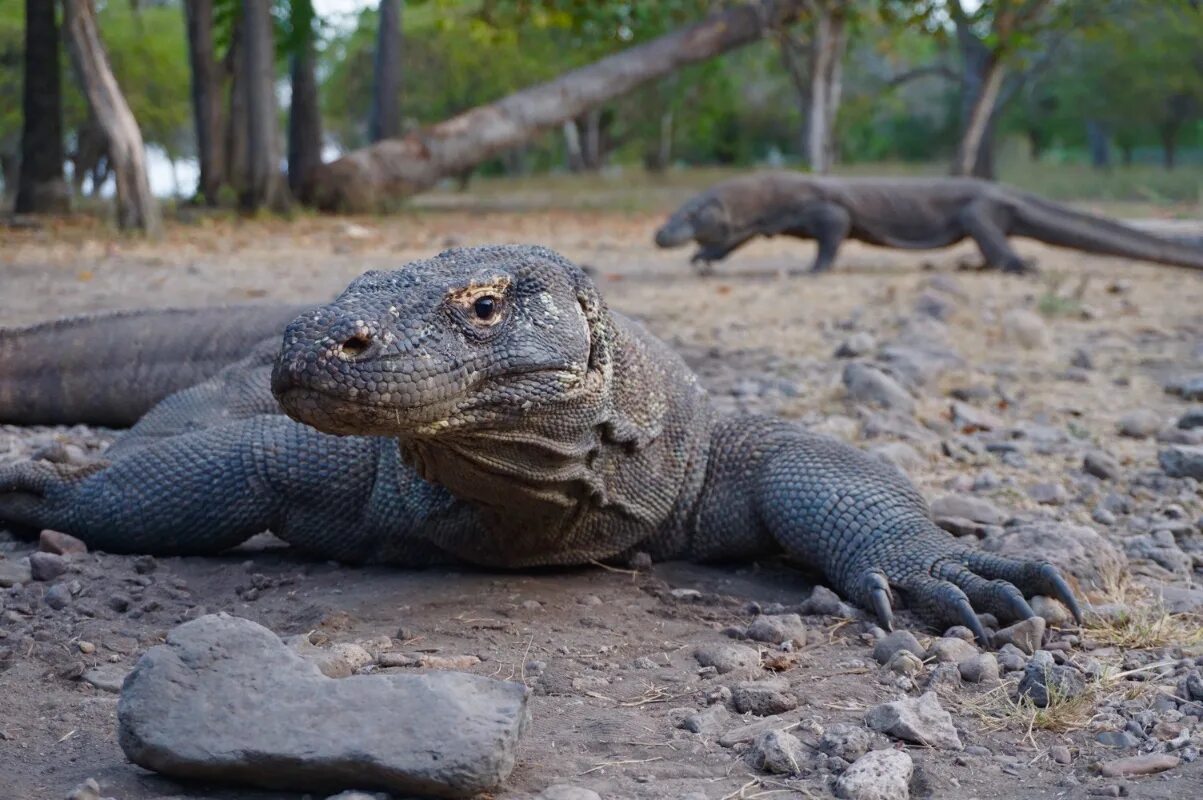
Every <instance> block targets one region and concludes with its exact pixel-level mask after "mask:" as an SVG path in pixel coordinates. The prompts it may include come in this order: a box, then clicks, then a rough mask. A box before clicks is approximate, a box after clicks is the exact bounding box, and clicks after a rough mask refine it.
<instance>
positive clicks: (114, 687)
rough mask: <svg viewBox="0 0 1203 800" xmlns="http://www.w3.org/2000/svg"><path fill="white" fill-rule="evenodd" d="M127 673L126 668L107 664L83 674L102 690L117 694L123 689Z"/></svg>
mask: <svg viewBox="0 0 1203 800" xmlns="http://www.w3.org/2000/svg"><path fill="white" fill-rule="evenodd" d="M125 674H126V673H125V670H124V669H122V668H120V667H115V666H112V665H105V666H101V667H93V668H92V669H90V670H88V671H87V672H85V673H84V674H83V679H84V681H85V682H87V683H90V684H92V686H94V687H96V688H97V689H99V690H100V691H102V692H112V693H113V694H117V693H118V692H120V691H121V684H122V682H123V681H124V680H125Z"/></svg>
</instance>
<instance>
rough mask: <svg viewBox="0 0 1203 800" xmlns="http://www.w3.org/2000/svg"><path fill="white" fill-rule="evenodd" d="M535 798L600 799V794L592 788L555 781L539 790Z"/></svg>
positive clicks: (544, 799) (561, 799)
mask: <svg viewBox="0 0 1203 800" xmlns="http://www.w3.org/2000/svg"><path fill="white" fill-rule="evenodd" d="M535 800H601V795H600V794H598V793H597V792H595V791H593V790H592V789H582V788H581V787H579V786H572V785H570V784H567V783H557V784H556V785H555V786H548V787H547V788H546V789H544V790H543V791H541V792H539V794H538V795H537V796H536V798H535Z"/></svg>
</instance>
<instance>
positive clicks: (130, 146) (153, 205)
mask: <svg viewBox="0 0 1203 800" xmlns="http://www.w3.org/2000/svg"><path fill="white" fill-rule="evenodd" d="M63 8H64V10H65V14H64V21H65V23H66V27H67V38H68V41H69V42H70V47H69V48H68V49H69V50H70V51H71V60H72V63H73V64H74V65H75V71H76V72H77V73H78V75H79V85H80V87H81V88H82V89H83V93H84V96H85V97H87V99H88V106H89V108H91V110H92V115H93V116H94V117H95V118H96V122H97V124H98V125H99V126H100V129H101V130H102V131H104V136H105V139H106V140H107V141H108V153H109V163H110V164H111V165H112V169H113V175H114V176H115V177H116V180H117V224H118V226H119V227H121V228H132V229H137V230H142V231H145V232H147V233H149V234H152V235H157V234H158V233H159V228H160V219H159V204H158V202H157V201H156V200H155V197H154V195H153V194H151V192H150V180H149V179H148V177H147V174H146V150H145V148H144V147H143V146H142V132H141V131H140V130H138V122H137V120H135V119H134V115H133V112H131V111H130V109H129V105H128V104H127V103H126V102H125V97H124V96H123V95H122V94H121V87H119V86H118V85H117V79H116V78H114V77H113V72H112V70H110V69H109V60H108V56H107V55H106V54H105V52H104V45H103V43H102V42H101V41H100V30H99V29H98V28H97V26H96V10H95V8H93V6H92V0H64V1H63Z"/></svg>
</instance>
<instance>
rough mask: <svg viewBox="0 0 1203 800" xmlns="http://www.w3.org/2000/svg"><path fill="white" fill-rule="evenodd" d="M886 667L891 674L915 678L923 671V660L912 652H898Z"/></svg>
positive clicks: (891, 657)
mask: <svg viewBox="0 0 1203 800" xmlns="http://www.w3.org/2000/svg"><path fill="white" fill-rule="evenodd" d="M885 666H886V669H888V670H889V671H890V672H895V673H897V674H899V675H907V676H914V675H918V674H919V673H920V672H922V671H923V660H922V659H920V658H919V656H917V655H915V654H914V653H912V652H911V651H910V650H896V651H895V652H894V655H892V656H890V660H889V661H887V662H886V664H885Z"/></svg>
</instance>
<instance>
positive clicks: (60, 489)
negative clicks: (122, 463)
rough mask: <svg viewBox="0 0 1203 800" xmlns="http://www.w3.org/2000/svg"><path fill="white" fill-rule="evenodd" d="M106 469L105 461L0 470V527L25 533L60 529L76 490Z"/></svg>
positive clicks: (37, 463) (48, 463) (45, 463)
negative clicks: (27, 531)
mask: <svg viewBox="0 0 1203 800" xmlns="http://www.w3.org/2000/svg"><path fill="white" fill-rule="evenodd" d="M108 466H109V462H108V461H93V462H90V463H87V464H67V463H62V462H57V461H25V462H23V463H20V464H13V465H12V466H9V467H4V468H0V526H8V527H17V528H21V529H25V530H41V529H43V528H61V527H63V525H64V524H65V521H66V518H67V515H68V513H69V511H70V507H71V497H72V495H73V494H74V491H75V489H76V488H77V487H78V486H79V484H80V483H82V482H83V481H84V480H86V479H87V478H89V477H90V476H92V475H95V474H96V473H97V472H100V471H102V470H104V469H105V468H107V467H108Z"/></svg>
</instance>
